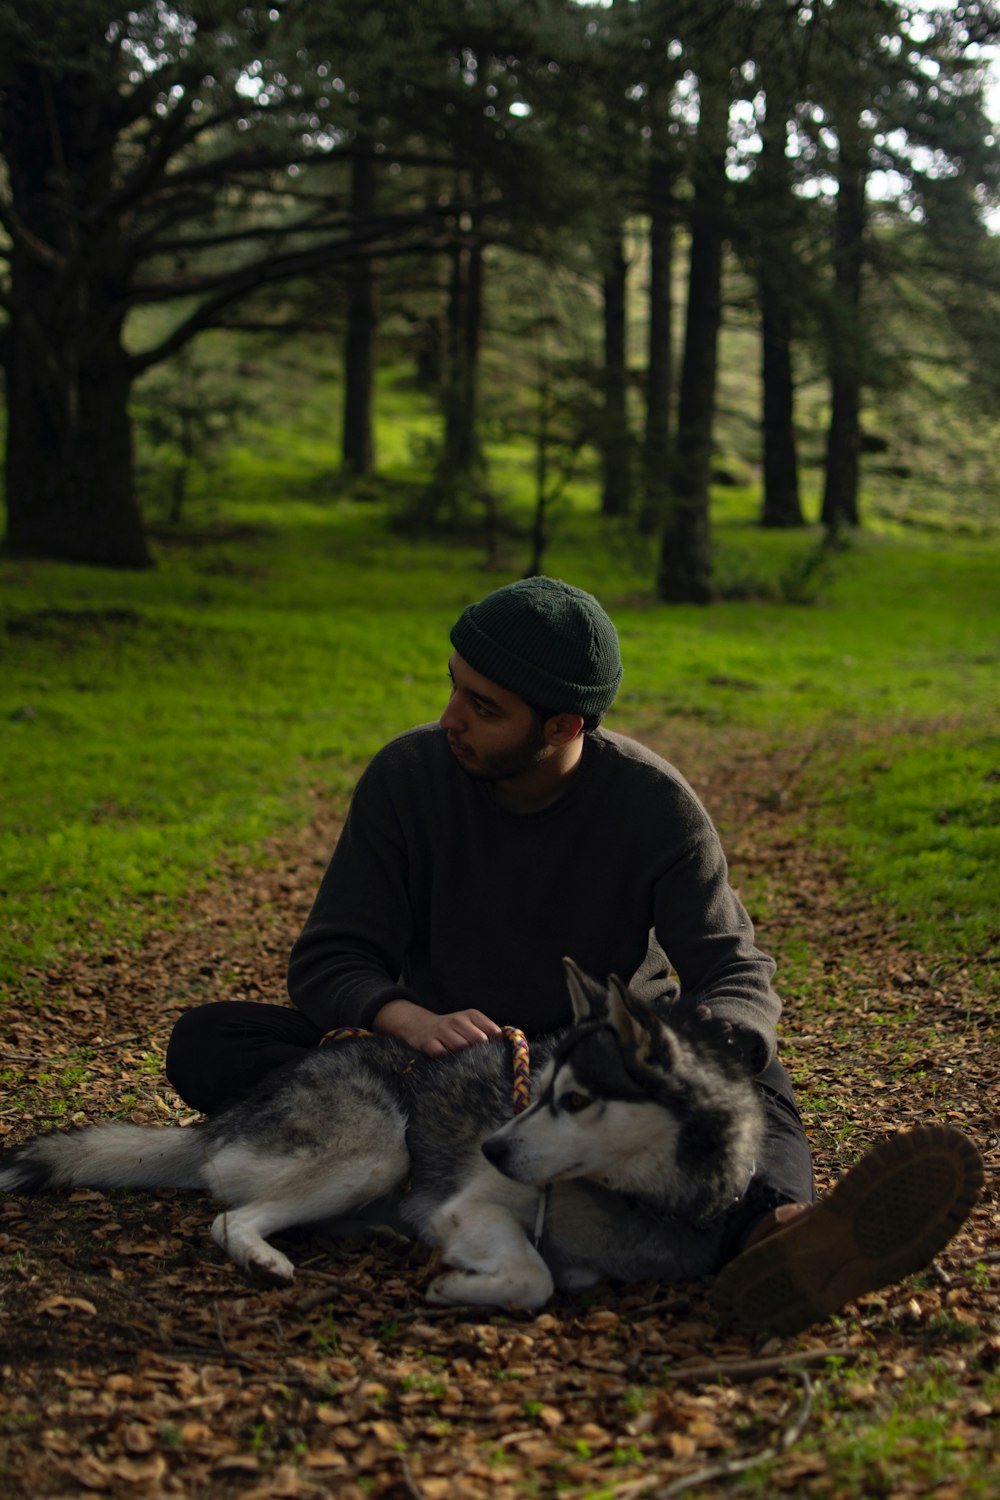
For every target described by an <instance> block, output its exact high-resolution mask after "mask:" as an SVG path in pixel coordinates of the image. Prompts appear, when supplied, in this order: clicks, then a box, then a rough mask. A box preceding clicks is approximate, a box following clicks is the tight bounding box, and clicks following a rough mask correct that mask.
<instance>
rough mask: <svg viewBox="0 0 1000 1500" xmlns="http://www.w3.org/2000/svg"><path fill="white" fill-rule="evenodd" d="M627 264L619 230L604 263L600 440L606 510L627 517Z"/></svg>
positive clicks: (629, 487) (608, 246)
mask: <svg viewBox="0 0 1000 1500" xmlns="http://www.w3.org/2000/svg"><path fill="white" fill-rule="evenodd" d="M627 279H628V263H627V261H626V259H625V251H624V248H623V246H622V237H621V232H620V230H616V231H614V232H613V233H611V234H610V235H609V236H608V240H607V244H606V247H605V263H604V278H603V286H604V421H603V432H602V442H601V475H602V480H601V510H602V512H603V513H604V515H606V516H624V515H627V514H628V510H629V504H630V502H631V498H632V484H631V473H630V469H631V442H630V439H629V428H628V352H627V332H626V291H627Z"/></svg>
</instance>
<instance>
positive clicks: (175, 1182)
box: [0, 1124, 206, 1193]
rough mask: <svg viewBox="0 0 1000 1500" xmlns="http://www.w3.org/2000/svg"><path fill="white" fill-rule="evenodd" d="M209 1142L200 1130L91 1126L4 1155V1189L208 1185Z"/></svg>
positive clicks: (0, 1170) (0, 1157)
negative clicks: (205, 1171)
mask: <svg viewBox="0 0 1000 1500" xmlns="http://www.w3.org/2000/svg"><path fill="white" fill-rule="evenodd" d="M205 1158H206V1141H205V1139H204V1136H203V1135H202V1132H201V1130H200V1129H199V1128H198V1127H197V1126H180V1125H167V1126H162V1125H124V1124H111V1125H87V1126H84V1127H83V1129H81V1130H57V1131H52V1132H50V1133H47V1134H45V1135H39V1136H36V1137H35V1139H34V1140H33V1141H28V1142H27V1143H26V1144H25V1145H23V1146H13V1147H11V1148H10V1149H9V1150H5V1151H2V1152H0V1189H4V1190H6V1191H7V1192H15V1193H17V1192H20V1193H31V1192H38V1191H39V1190H41V1189H42V1188H50V1187H51V1188H62V1187H100V1188H110V1187H136V1188H198V1187H204V1185H205V1180H204V1178H203V1176H202V1170H203V1168H204V1165H205Z"/></svg>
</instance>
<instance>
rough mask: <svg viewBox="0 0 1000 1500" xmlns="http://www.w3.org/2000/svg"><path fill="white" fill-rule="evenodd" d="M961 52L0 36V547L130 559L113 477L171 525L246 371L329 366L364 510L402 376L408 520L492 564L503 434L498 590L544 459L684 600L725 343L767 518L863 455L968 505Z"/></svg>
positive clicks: (987, 45)
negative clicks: (156, 484)
mask: <svg viewBox="0 0 1000 1500" xmlns="http://www.w3.org/2000/svg"><path fill="white" fill-rule="evenodd" d="M997 37H998V14H997V9H996V7H995V5H994V4H992V3H960V4H956V5H949V6H942V5H937V4H924V5H921V4H915V5H914V4H897V3H890V0H837V3H831V0H815V3H814V0H752V3H751V0H719V3H712V4H709V5H705V4H702V3H684V0H677V3H663V0H616V3H612V4H603V5H596V4H579V3H574V0H526V3H525V0H517V3H511V0H465V3H461V4H458V3H455V0H422V3H421V4H419V5H415V4H403V3H399V4H394V3H379V4H373V5H367V6H364V7H358V6H356V5H346V4H341V3H339V0H309V3H308V4H305V3H302V0H287V3H282V0H278V3H275V4H272V5H264V6H256V5H252V4H249V5H242V6H238V7H237V6H235V5H227V4H224V3H215V0H212V3H205V4H192V5H179V6H170V5H167V4H165V3H154V4H149V5H143V6H139V7H137V8H135V9H132V10H128V11H124V10H122V9H121V7H119V6H116V5H113V4H107V3H104V0H66V3H64V4H61V5H59V6H58V7H57V8H56V9H55V11H54V12H53V11H52V10H51V8H50V7H48V6H44V5H40V4H37V3H31V0H28V3H25V4H19V5H12V4H3V5H0V55H2V57H3V59H4V61H3V65H2V70H0V154H2V157H3V161H4V164H5V175H4V180H3V185H2V189H0V256H2V257H3V260H4V263H5V269H4V274H3V279H2V281H0V305H2V307H3V308H4V310H5V313H6V323H5V326H4V328H3V333H2V344H0V355H2V359H3V365H4V368H5V370H6V387H5V390H6V408H7V441H6V467H5V474H6V481H5V482H6V499H7V530H6V537H5V542H4V545H5V548H6V550H7V552H8V553H9V554H11V555H14V556H42V557H63V558H67V559H75V560H78V561H86V562H92V563H97V564H108V565H114V566H124V567H142V566H145V565H147V564H149V562H150V561H151V560H152V556H153V554H152V550H151V546H150V540H149V519H150V518H149V507H148V505H146V506H145V507H144V505H143V503H142V496H141V485H140V486H139V488H137V480H136V470H137V464H136V454H137V451H138V454H139V458H140V460H141V459H142V456H143V453H144V451H146V450H148V449H149V446H150V444H152V445H153V447H154V449H155V448H156V446H157V445H159V453H160V467H161V470H162V467H163V460H164V452H165V451H166V450H168V451H169V454H170V460H169V462H170V465H171V468H172V472H173V485H172V498H171V508H172V513H173V514H174V516H175V517H176V516H177V515H178V514H179V512H180V510H181V508H182V506H183V503H184V498H185V492H186V475H187V472H188V470H189V468H190V466H191V464H192V463H194V462H197V461H199V459H202V458H204V456H205V455H206V454H210V453H211V451H212V448H213V446H214V445H217V444H218V443H219V441H220V440H221V439H222V438H224V436H225V435H226V433H230V432H232V430H233V429H234V428H238V427H239V426H240V424H241V423H242V424H243V425H244V426H245V425H246V424H247V423H250V424H252V422H253V420H254V417H255V415H257V414H259V403H260V402H261V401H262V400H265V399H267V397H266V392H264V393H261V392H259V391H258V392H255V383H254V380H253V378H252V373H253V369H254V365H255V362H257V363H259V362H260V361H273V360H274V359H276V358H277V359H278V360H281V359H289V358H291V360H292V361H296V360H298V359H300V358H305V360H306V361H310V360H312V361H315V360H317V359H320V360H322V361H325V362H327V363H330V362H333V363H335V364H336V366H337V367H338V369H339V370H340V371H341V373H342V389H341V393H340V397H339V401H340V409H339V410H338V411H332V410H331V411H330V413H329V426H330V428H331V430H332V429H336V431H337V433H338V439H339V446H340V453H339V458H340V464H339V468H340V478H341V481H342V482H344V483H346V482H348V481H350V480H353V481H354V482H355V483H357V482H359V481H360V482H363V481H366V480H369V479H370V478H371V477H372V476H377V475H378V474H379V471H380V455H379V453H378V452H377V450H376V444H375V436H374V431H375V410H376V401H377V394H376V393H377V386H378V378H379V376H380V374H384V372H385V371H386V370H387V369H398V368H399V364H400V361H401V360H404V361H406V362H407V364H408V365H409V366H410V367H411V368H412V369H413V371H414V372H415V373H414V378H415V379H416V381H417V382H418V383H419V384H420V386H422V387H423V389H424V390H425V391H426V392H427V393H428V394H429V395H430V396H432V398H433V401H434V404H435V407H436V410H437V420H436V422H435V424H434V428H433V432H432V434H431V435H430V436H429V437H428V440H427V444H426V446H425V449H424V451H423V453H422V455H421V457H422V459H423V462H424V467H425V468H426V469H427V470H428V475H429V477H428V480H427V482H426V483H424V484H423V485H422V486H421V487H420V489H419V492H418V493H416V494H414V495H411V496H410V497H409V500H408V503H407V506H406V510H407V515H408V519H409V521H410V522H411V524H413V525H414V526H417V527H421V528H431V527H436V526H452V527H455V526H458V525H465V526H467V525H469V524H470V523H471V524H474V525H476V526H478V527H480V528H481V529H482V530H483V532H484V534H485V535H486V537H487V540H488V541H490V538H491V537H492V538H493V539H494V543H495V537H496V534H497V532H498V529H500V528H501V527H502V524H503V510H504V503H505V495H504V492H503V489H502V486H498V484H497V483H496V480H495V475H494V473H493V472H492V469H491V463H490V454H491V444H496V443H497V442H498V441H499V442H504V441H511V440H514V441H520V442H521V443H522V444H525V445H527V449H528V451H529V453H530V454H531V455H532V458H531V462H532V467H533V485H534V517H533V522H532V531H533V537H534V548H533V558H532V562H533V565H534V566H536V567H540V566H542V565H543V562H544V550H545V547H546V545H547V541H548V534H549V529H550V517H551V511H552V509H553V507H554V506H555V505H557V503H558V501H559V498H560V496H561V495H562V494H563V492H564V490H565V488H566V486H567V485H568V483H569V482H570V479H571V477H572V476H573V475H574V474H575V473H576V472H577V470H578V468H579V466H580V465H581V463H582V464H583V465H584V466H585V467H586V468H588V469H589V470H590V471H592V472H593V473H594V474H595V475H596V481H597V484H598V487H599V503H600V509H601V511H602V513H603V514H604V515H605V516H607V517H615V518H622V520H623V521H624V522H626V523H627V525H628V527H629V528H630V529H631V530H632V531H634V532H635V533H636V534H637V535H638V536H640V537H644V538H646V539H650V538H652V539H653V541H654V544H655V545H654V547H653V549H652V552H653V554H654V555H655V563H654V564H653V567H654V573H655V587H656V592H657V594H658V595H659V597H660V598H662V599H664V600H668V601H673V602H678V601H705V600H707V599H709V598H710V597H711V596H712V594H713V592H714V591H715V587H716V586H715V584H714V583H713V577H712V543H711V526H710V518H709V495H710V487H711V484H712V482H713V480H718V479H720V478H721V479H723V480H727V479H728V480H729V481H730V482H732V481H733V479H734V477H735V478H736V480H737V481H738V480H739V478H740V477H741V476H740V475H739V474H738V473H737V474H736V475H735V476H734V474H733V473H732V471H731V470H730V469H729V468H727V466H726V463H725V462H724V461H723V462H722V463H721V464H720V461H719V459H720V455H719V453H718V432H719V425H720V415H721V413H720V407H721V406H723V405H724V390H723V388H722V375H721V374H720V363H719V351H720V331H721V330H722V329H723V327H724V325H725V323H726V322H727V321H728V322H729V323H730V324H732V323H736V324H738V325H740V326H742V327H743V328H744V329H745V330H747V333H748V335H749V336H750V337H749V340H748V342H747V343H746V345H745V346H744V348H743V349H741V351H740V355H739V364H738V365H737V366H735V369H736V372H737V373H738V374H739V375H742V376H743V377H744V378H745V381H746V384H747V385H749V384H750V379H749V377H750V376H751V373H752V376H753V392H752V401H751V403H750V405H749V407H748V406H747V405H746V404H745V403H744V405H743V408H742V414H741V415H742V420H744V421H749V423H750V424H751V432H752V441H751V442H750V443H749V444H746V443H745V444H744V445H743V446H744V447H748V451H749V455H750V461H751V464H752V470H751V473H750V475H749V477H751V478H752V479H753V481H754V482H755V483H759V485H760V501H759V504H760V520H761V523H762V524H763V525H764V526H768V527H788V528H794V527H799V526H801V525H802V524H803V523H804V521H805V520H807V519H809V520H812V519H816V518H817V517H818V518H820V519H821V520H822V524H823V526H824V528H825V531H826V533H827V536H828V538H830V539H833V538H836V536H837V535H838V533H840V532H841V531H842V530H843V529H844V528H845V527H851V526H854V525H856V524H857V523H858V521H859V520H860V519H861V508H862V506H861V499H860V491H859V485H860V476H861V472H862V470H861V465H862V463H863V461H864V455H865V454H866V453H869V454H872V455H874V456H875V457H876V458H877V459H878V460H879V461H880V467H881V470H882V471H883V473H884V474H885V476H886V477H887V478H888V479H890V480H893V481H895V482H896V483H898V484H905V483H906V482H907V480H909V479H912V478H914V477H915V478H916V481H917V484H918V485H919V483H920V482H921V480H922V479H925V478H926V477H927V474H928V471H929V470H933V468H934V466H935V465H940V464H941V463H942V462H943V463H944V464H945V465H946V466H947V467H948V470H949V482H950V483H951V484H952V486H953V487H958V488H968V487H970V486H971V487H972V488H974V489H975V488H977V487H978V488H980V489H983V490H984V491H986V490H989V489H991V488H993V487H995V485H996V480H997V475H996V472H995V468H994V467H993V463H992V455H991V454H990V456H989V458H987V457H986V456H985V455H986V453H987V450H988V449H989V448H990V444H989V443H988V442H987V441H986V439H985V437H984V433H983V428H982V422H979V423H977V421H976V417H977V414H981V415H982V417H983V420H985V421H987V422H988V419H989V417H990V415H991V414H993V413H994V412H995V409H996V397H997V393H998V384H1000V356H998V354H997V350H998V349H1000V298H998V289H1000V264H998V240H997V238H996V236H994V235H991V234H990V233H989V231H988V229H987V222H988V216H989V213H990V212H991V210H995V208H996V203H997V189H998V180H1000V179H998V163H1000V157H998V152H997V140H996V121H995V119H994V120H992V121H991V120H990V118H989V113H988V108H989V99H990V93H989V88H990V81H991V75H990V71H989V68H990V64H991V61H992V59H993V58H995V55H996V46H997ZM993 97H994V98H995V95H994V96H993ZM219 330H225V331H226V333H225V337H224V338H222V339H221V340H220V337H219V336H218V332H217V331H219ZM213 331H216V332H214V333H213ZM206 338H209V339H210V340H211V343H210V344H209V343H206ZM209 348H211V350H212V353H211V357H210V358H208V357H206V354H205V351H207V350H208V349H209ZM907 393H909V395H910V396H911V397H912V396H913V395H914V393H916V395H917V399H916V400H915V402H914V401H913V400H911V401H910V403H909V404H907V401H906V394H907ZM255 401H256V403H257V410H256V412H255ZM878 411H880V412H881V415H882V416H883V417H884V418H885V421H879V420H877V419H875V413H876V412H878ZM944 414H947V417H946V425H947V423H948V422H949V421H950V420H951V419H954V421H955V422H956V423H957V424H958V425H957V427H956V428H955V429H954V430H953V431H952V432H951V436H952V437H953V438H955V439H957V440H955V441H952V442H950V443H949V442H948V441H947V440H946V441H945V442H944V444H943V445H942V444H941V442H940V441H939V439H940V428H939V424H940V423H941V420H942V416H943V415H944ZM970 450H971V452H970ZM929 455H932V457H930V458H929V457H928V456H929ZM725 456H726V455H725V454H723V455H722V457H723V459H725ZM140 467H141V464H140Z"/></svg>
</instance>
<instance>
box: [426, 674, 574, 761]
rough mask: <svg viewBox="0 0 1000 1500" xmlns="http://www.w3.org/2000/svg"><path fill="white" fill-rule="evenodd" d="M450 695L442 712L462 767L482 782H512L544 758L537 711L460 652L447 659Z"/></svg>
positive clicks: (546, 747) (544, 740) (545, 747)
mask: <svg viewBox="0 0 1000 1500" xmlns="http://www.w3.org/2000/svg"><path fill="white" fill-rule="evenodd" d="M448 672H449V675H450V677H451V683H452V686H451V697H450V698H449V700H448V707H447V708H446V709H445V711H444V713H443V714H442V715H441V721H440V722H441V727H442V729H445V730H447V732H448V744H449V746H450V747H451V751H452V754H453V755H454V756H455V759H456V760H457V761H458V763H459V765H460V766H461V767H462V770H463V771H465V772H466V773H467V775H469V776H474V777H476V778H477V779H478V780H481V781H511V780H514V779H516V778H517V777H519V776H523V775H524V774H525V773H526V772H527V771H530V770H532V769H533V768H534V767H535V766H537V765H538V764H539V762H540V761H542V760H544V759H545V758H546V756H547V755H548V753H549V748H550V747H549V742H548V739H547V737H546V734H545V729H544V726H543V725H542V724H541V723H540V722H539V718H538V715H537V713H536V712H535V710H534V709H533V708H532V707H531V706H530V705H529V704H528V703H526V702H525V701H524V699H523V698H519V697H518V696H517V694H516V693H509V692H508V691H507V689H506V688H502V687H499V686H498V685H497V684H496V683H495V682H491V681H490V679H489V678H488V677H483V676H482V674H481V673H479V672H476V671H474V669H473V668H472V667H470V666H469V664H468V662H467V661H465V660H463V658H462V657H461V656H459V655H458V652H457V651H456V652H455V653H453V655H452V658H451V661H450V662H449V663H448Z"/></svg>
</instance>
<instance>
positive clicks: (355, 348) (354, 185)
mask: <svg viewBox="0 0 1000 1500" xmlns="http://www.w3.org/2000/svg"><path fill="white" fill-rule="evenodd" d="M355 150H356V154H355V156H354V158H353V161H352V164H351V213H352V215H353V216H354V217H355V219H356V220H357V221H358V223H362V224H363V223H365V222H367V221H368V220H370V219H371V217H372V215H373V214H374V211H375V159H374V157H373V155H372V153H371V150H370V149H369V146H368V143H367V142H366V141H365V140H363V139H361V138H359V139H358V140H357V141H356V143H355ZM375 325H376V313H375V274H374V269H373V264H372V262H371V261H370V260H369V259H368V257H367V256H360V257H358V259H356V260H355V261H353V262H352V263H351V265H350V269H349V271H348V276H347V336H346V340H345V346H344V437H343V444H342V452H343V463H344V468H345V469H346V470H348V471H349V472H350V473H352V474H371V473H372V472H373V471H374V468H375V441H374V436H373V432H374V425H373V391H374V385H375Z"/></svg>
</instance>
